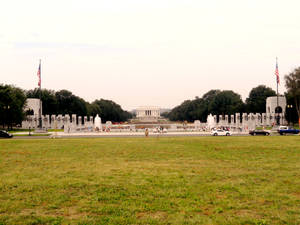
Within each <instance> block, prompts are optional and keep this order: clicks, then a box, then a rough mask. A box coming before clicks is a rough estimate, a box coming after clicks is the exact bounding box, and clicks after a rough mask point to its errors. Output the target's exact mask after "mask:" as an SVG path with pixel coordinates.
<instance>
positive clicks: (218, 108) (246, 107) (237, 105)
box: [164, 85, 276, 122]
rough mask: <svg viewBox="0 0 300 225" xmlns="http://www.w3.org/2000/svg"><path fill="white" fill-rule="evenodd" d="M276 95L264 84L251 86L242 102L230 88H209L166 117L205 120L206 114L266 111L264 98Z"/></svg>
mask: <svg viewBox="0 0 300 225" xmlns="http://www.w3.org/2000/svg"><path fill="white" fill-rule="evenodd" d="M274 95H276V93H275V91H274V90H272V89H271V88H269V87H266V86H265V85H259V86H258V87H255V88H253V89H252V90H251V91H250V93H249V97H248V98H247V99H246V102H245V103H244V102H243V100H242V98H241V96H240V95H239V94H237V93H235V92H234V91H231V90H224V91H221V90H218V89H215V90H210V91H208V92H207V93H205V94H204V95H203V96H202V98H199V97H196V98H195V99H194V100H186V101H184V102H183V103H182V104H181V105H179V106H176V107H175V108H174V109H172V110H171V112H169V113H168V114H165V115H164V116H166V117H167V118H169V119H170V120H172V121H189V122H192V121H194V120H200V121H202V122H206V119H207V116H208V115H209V114H210V113H211V114H214V115H228V114H235V113H237V112H241V113H242V112H258V113H262V112H265V111H266V98H267V97H269V96H274Z"/></svg>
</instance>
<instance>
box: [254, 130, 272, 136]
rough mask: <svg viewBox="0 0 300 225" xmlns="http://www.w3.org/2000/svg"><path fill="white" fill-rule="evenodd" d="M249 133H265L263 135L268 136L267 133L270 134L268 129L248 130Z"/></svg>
mask: <svg viewBox="0 0 300 225" xmlns="http://www.w3.org/2000/svg"><path fill="white" fill-rule="evenodd" d="M249 134H251V135H265V136H268V135H270V131H268V130H250V131H249Z"/></svg>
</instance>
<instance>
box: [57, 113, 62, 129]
mask: <svg viewBox="0 0 300 225" xmlns="http://www.w3.org/2000/svg"><path fill="white" fill-rule="evenodd" d="M62 126H63V120H62V115H61V114H59V115H57V117H56V127H57V129H61V128H62Z"/></svg>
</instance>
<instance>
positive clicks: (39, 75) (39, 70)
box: [37, 61, 41, 87]
mask: <svg viewBox="0 0 300 225" xmlns="http://www.w3.org/2000/svg"><path fill="white" fill-rule="evenodd" d="M37 76H38V78H39V82H38V85H39V87H41V61H40V65H39V69H38V72H37Z"/></svg>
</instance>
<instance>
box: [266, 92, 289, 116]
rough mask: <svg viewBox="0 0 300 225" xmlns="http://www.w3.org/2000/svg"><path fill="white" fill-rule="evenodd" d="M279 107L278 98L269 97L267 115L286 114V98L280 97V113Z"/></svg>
mask: <svg viewBox="0 0 300 225" xmlns="http://www.w3.org/2000/svg"><path fill="white" fill-rule="evenodd" d="M276 107H277V96H272V97H268V98H267V100H266V113H282V114H283V115H284V114H285V108H286V99H285V97H284V96H278V109H277V110H278V112H277V111H276Z"/></svg>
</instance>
